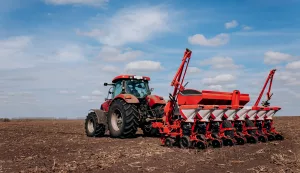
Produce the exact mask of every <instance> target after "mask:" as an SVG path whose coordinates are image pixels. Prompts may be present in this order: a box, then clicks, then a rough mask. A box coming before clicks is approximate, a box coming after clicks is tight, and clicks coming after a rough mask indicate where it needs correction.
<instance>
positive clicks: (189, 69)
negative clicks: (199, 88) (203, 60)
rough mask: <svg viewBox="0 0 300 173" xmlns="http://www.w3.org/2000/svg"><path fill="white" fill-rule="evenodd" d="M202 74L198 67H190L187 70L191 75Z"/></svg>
mask: <svg viewBox="0 0 300 173" xmlns="http://www.w3.org/2000/svg"><path fill="white" fill-rule="evenodd" d="M200 72H201V70H200V69H199V68H198V67H188V69H187V73H190V74H198V73H200Z"/></svg>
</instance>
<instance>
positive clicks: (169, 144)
mask: <svg viewBox="0 0 300 173" xmlns="http://www.w3.org/2000/svg"><path fill="white" fill-rule="evenodd" d="M174 143H175V141H174V139H172V138H170V137H167V138H166V141H165V146H167V147H173V145H174Z"/></svg>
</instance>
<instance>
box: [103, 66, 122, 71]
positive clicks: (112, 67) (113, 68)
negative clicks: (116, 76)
mask: <svg viewBox="0 0 300 173" xmlns="http://www.w3.org/2000/svg"><path fill="white" fill-rule="evenodd" d="M102 71H105V72H111V73H117V72H119V71H120V69H118V68H117V67H115V66H112V65H105V66H104V67H103V68H102Z"/></svg>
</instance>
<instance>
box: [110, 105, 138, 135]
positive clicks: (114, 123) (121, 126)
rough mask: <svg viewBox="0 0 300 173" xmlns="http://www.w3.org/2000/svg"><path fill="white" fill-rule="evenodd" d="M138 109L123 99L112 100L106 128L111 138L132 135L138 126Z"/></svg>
mask: <svg viewBox="0 0 300 173" xmlns="http://www.w3.org/2000/svg"><path fill="white" fill-rule="evenodd" d="M138 115H139V113H138V109H137V106H136V105H135V104H130V103H127V102H125V101H124V100H121V99H117V100H115V101H113V103H112V104H111V106H110V108H109V112H108V128H109V132H110V136H111V137H113V138H131V137H134V136H135V134H136V132H137V129H138V127H139V122H138V120H139V119H138Z"/></svg>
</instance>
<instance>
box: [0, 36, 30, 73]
mask: <svg viewBox="0 0 300 173" xmlns="http://www.w3.org/2000/svg"><path fill="white" fill-rule="evenodd" d="M30 46H32V37H29V36H16V37H9V38H7V39H3V40H0V59H1V63H0V69H15V68H28V67H33V66H34V65H35V64H34V63H32V62H29V61H30V60H31V57H30V56H29V55H28V50H27V49H28V48H30Z"/></svg>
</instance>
